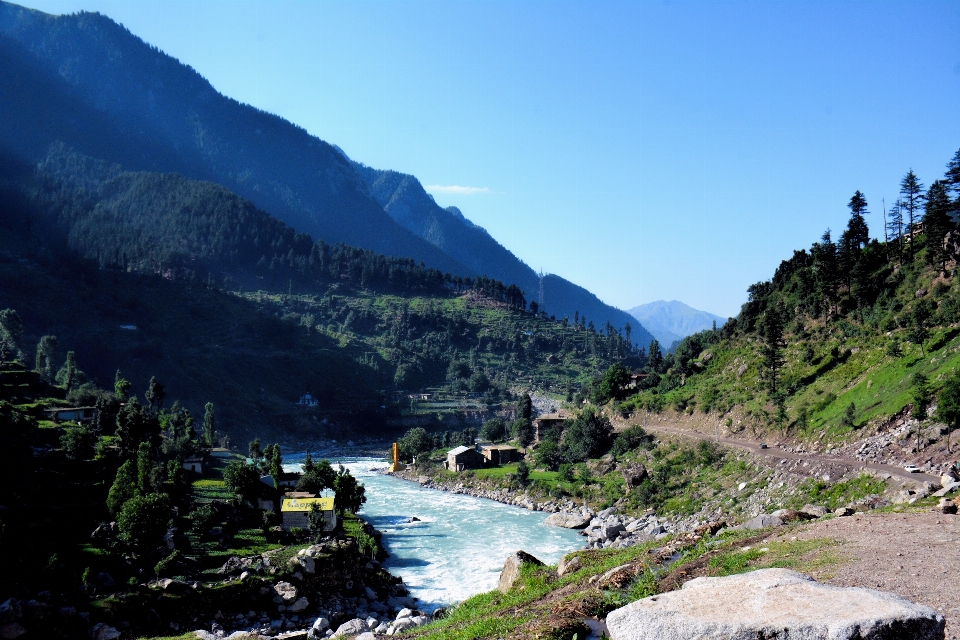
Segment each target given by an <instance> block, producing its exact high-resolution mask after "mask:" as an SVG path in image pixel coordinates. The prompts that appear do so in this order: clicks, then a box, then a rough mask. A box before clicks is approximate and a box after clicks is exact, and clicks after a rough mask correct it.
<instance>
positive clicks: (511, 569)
mask: <svg viewBox="0 0 960 640" xmlns="http://www.w3.org/2000/svg"><path fill="white" fill-rule="evenodd" d="M525 564H532V565H536V566H541V567H542V566H543V563H542V562H540V561H539V560H537V559H536V558H535V557H533V556H532V555H530V554H529V553H527V552H526V551H516V552H514V553H512V554H510V555H509V556H507V560H506V561H505V562H504V563H503V570H502V571H501V572H500V582H499V583H498V584H497V590H499V591H500V593H506V592H507V591H510V589H511V588H512V587H513V583H514V582H516V581H517V578H519V577H520V567H522V566H523V565H525Z"/></svg>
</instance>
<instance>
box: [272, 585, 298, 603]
mask: <svg viewBox="0 0 960 640" xmlns="http://www.w3.org/2000/svg"><path fill="white" fill-rule="evenodd" d="M273 591H274V593H276V594H277V596H279V597H280V599H281V600H283V602H284V603H288V602H293V601H294V600H296V599H297V588H296V587H295V586H293V585H292V584H290V583H289V582H278V583H277V584H275V585H273Z"/></svg>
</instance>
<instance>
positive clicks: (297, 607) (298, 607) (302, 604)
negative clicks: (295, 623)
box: [287, 597, 310, 613]
mask: <svg viewBox="0 0 960 640" xmlns="http://www.w3.org/2000/svg"><path fill="white" fill-rule="evenodd" d="M308 606H310V602H309V601H308V600H307V599H306V598H304V597H300V598H297V599H296V601H294V603H293V604H291V605H290V606H289V607H287V611H288V612H290V613H297V612H299V611H303V610H304V609H306V608H307V607H308Z"/></svg>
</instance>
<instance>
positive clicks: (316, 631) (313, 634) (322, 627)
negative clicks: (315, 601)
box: [307, 617, 330, 638]
mask: <svg viewBox="0 0 960 640" xmlns="http://www.w3.org/2000/svg"><path fill="white" fill-rule="evenodd" d="M329 628H330V621H329V620H327V619H326V618H324V617H320V618H317V619H316V620H315V621H314V623H313V626H311V627H310V632H309V633H308V634H307V635H308V637H310V638H325V637H326V634H327V629H329Z"/></svg>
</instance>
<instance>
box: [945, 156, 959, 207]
mask: <svg viewBox="0 0 960 640" xmlns="http://www.w3.org/2000/svg"><path fill="white" fill-rule="evenodd" d="M944 182H946V183H947V185H948V187H947V188H948V189H949V190H950V191H953V192H954V193H956V194H957V206H958V208H960V149H958V150H957V152H956V153H955V154H953V158H952V159H951V160H950V162H948V163H947V173H946V175H945V177H944Z"/></svg>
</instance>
